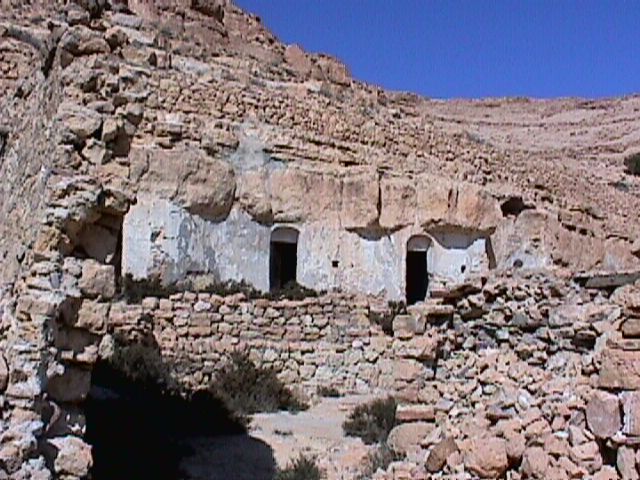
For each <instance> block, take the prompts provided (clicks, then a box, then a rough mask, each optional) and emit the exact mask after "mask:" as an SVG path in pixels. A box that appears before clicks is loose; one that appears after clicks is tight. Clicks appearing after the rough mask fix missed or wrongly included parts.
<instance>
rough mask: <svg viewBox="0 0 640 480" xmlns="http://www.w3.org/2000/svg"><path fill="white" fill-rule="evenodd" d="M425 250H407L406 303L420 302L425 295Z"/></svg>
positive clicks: (426, 282)
mask: <svg viewBox="0 0 640 480" xmlns="http://www.w3.org/2000/svg"><path fill="white" fill-rule="evenodd" d="M427 284H428V281H427V251H426V250H422V251H415V252H412V251H409V252H407V277H406V288H407V290H406V295H407V305H412V304H414V303H416V302H421V301H422V300H424V299H425V297H426V296H427Z"/></svg>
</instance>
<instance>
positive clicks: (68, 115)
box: [56, 102, 102, 144]
mask: <svg viewBox="0 0 640 480" xmlns="http://www.w3.org/2000/svg"><path fill="white" fill-rule="evenodd" d="M56 120H57V121H58V123H60V125H61V127H62V132H63V139H64V141H66V142H68V143H73V144H81V143H82V142H84V140H86V139H87V138H89V137H91V136H92V135H94V134H95V133H96V132H97V131H98V130H99V129H100V127H101V126H102V115H100V114H99V113H98V112H96V111H95V110H92V109H90V108H87V107H84V106H82V105H78V104H76V103H73V102H63V103H61V104H60V106H59V107H58V113H57V115H56Z"/></svg>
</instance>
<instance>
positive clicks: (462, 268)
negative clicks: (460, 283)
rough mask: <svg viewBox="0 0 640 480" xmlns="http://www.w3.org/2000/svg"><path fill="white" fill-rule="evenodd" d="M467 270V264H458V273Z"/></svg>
mask: <svg viewBox="0 0 640 480" xmlns="http://www.w3.org/2000/svg"><path fill="white" fill-rule="evenodd" d="M466 270H467V266H466V265H461V266H460V273H464V272H466Z"/></svg>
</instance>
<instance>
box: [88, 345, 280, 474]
mask: <svg viewBox="0 0 640 480" xmlns="http://www.w3.org/2000/svg"><path fill="white" fill-rule="evenodd" d="M82 407H83V411H84V414H85V418H86V435H85V439H86V440H87V442H89V444H91V446H92V457H93V467H92V469H91V478H92V479H93V480H112V479H118V478H134V479H138V478H152V479H154V480H176V479H182V478H229V476H228V472H232V471H239V470H241V469H242V468H245V467H244V464H245V463H249V462H251V461H253V462H254V463H255V467H254V468H255V471H258V472H261V473H263V475H262V476H256V475H253V476H250V477H244V476H237V477H234V478H239V479H240V478H243V479H244V478H251V479H255V478H260V479H261V480H267V479H271V478H273V472H274V468H275V461H274V460H273V457H272V452H271V450H270V447H268V445H266V444H263V443H261V442H260V441H258V440H257V439H254V438H252V437H250V436H249V435H248V433H247V431H246V428H245V425H244V424H243V423H242V422H241V421H239V419H238V416H237V415H235V414H233V413H232V412H231V411H230V410H229V409H228V408H227V406H226V404H225V403H224V402H223V401H222V400H220V399H218V398H217V397H215V396H214V395H213V394H212V393H211V392H210V391H208V390H203V389H200V390H187V389H185V388H180V387H179V386H178V384H177V382H175V381H174V380H173V377H172V374H171V370H170V368H169V366H168V364H166V363H165V361H164V359H163V358H162V356H161V355H160V352H159V347H158V346H157V344H154V343H153V342H152V341H149V340H144V341H143V342H142V343H135V344H127V343H123V342H121V341H118V340H116V342H115V344H114V355H113V357H112V358H111V359H110V360H99V361H98V362H97V363H96V365H95V366H94V369H93V371H92V374H91V390H90V392H89V395H88V396H87V399H86V401H85V402H84V404H83V406H82ZM230 442H235V443H237V444H238V446H237V447H236V448H237V451H238V452H243V454H242V455H240V454H237V455H233V456H228V457H224V456H223V455H224V452H225V450H224V448H223V446H225V445H229V443H230ZM250 449H253V450H251V451H250ZM234 451H235V450H234ZM212 452H213V453H212ZM244 452H247V453H246V454H245V453H244ZM193 472H197V473H199V474H200V475H202V477H201V476H199V475H198V476H195V475H194V474H193Z"/></svg>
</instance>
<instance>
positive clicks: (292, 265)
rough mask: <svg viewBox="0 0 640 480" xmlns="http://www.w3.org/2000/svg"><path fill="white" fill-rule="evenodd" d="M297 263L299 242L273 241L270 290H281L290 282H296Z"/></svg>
mask: <svg viewBox="0 0 640 480" xmlns="http://www.w3.org/2000/svg"><path fill="white" fill-rule="evenodd" d="M297 265H298V244H297V243H289V242H273V241H272V242H271V260H270V271H269V288H270V290H271V291H275V290H280V289H282V288H283V287H284V286H285V285H287V284H288V283H292V282H295V281H296V268H297Z"/></svg>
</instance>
